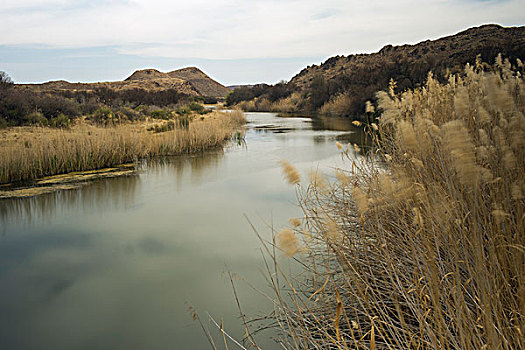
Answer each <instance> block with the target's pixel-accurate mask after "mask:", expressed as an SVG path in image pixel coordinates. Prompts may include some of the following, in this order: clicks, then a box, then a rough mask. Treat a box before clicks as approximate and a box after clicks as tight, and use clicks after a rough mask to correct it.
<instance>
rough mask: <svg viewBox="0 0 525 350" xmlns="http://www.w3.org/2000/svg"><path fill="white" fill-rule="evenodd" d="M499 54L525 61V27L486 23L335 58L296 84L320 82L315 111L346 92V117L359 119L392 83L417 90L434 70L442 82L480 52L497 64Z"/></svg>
mask: <svg viewBox="0 0 525 350" xmlns="http://www.w3.org/2000/svg"><path fill="white" fill-rule="evenodd" d="M499 53H501V54H502V55H503V56H504V57H507V58H509V59H510V61H511V62H515V59H516V58H523V57H525V27H514V28H503V27H501V26H498V25H485V26H481V27H477V28H471V29H468V30H465V31H463V32H460V33H458V34H456V35H452V36H447V37H444V38H441V39H438V40H427V41H424V42H421V43H419V44H416V45H403V46H392V45H387V46H385V47H383V48H382V49H381V50H380V51H379V52H377V53H373V54H364V55H349V56H336V57H332V58H330V59H328V60H327V61H326V62H324V63H323V64H321V65H320V66H316V65H313V66H310V67H308V68H306V69H304V70H303V71H301V72H300V73H299V74H298V75H296V76H295V77H294V78H293V79H292V80H291V84H293V85H294V86H295V87H296V89H298V90H299V91H301V92H307V91H309V90H312V85H315V84H317V86H314V88H316V87H317V88H318V89H321V90H324V91H320V92H317V95H320V96H319V98H317V99H316V100H315V101H312V99H310V101H309V103H310V106H311V107H312V108H315V109H316V108H320V107H321V106H322V104H324V103H326V102H328V101H329V100H334V99H335V97H336V96H337V95H338V94H345V95H346V96H345V99H346V101H345V102H346V103H345V105H346V112H347V114H349V115H357V114H362V113H363V112H364V111H365V101H366V100H370V99H372V98H373V97H374V94H375V92H377V91H379V90H385V89H386V88H387V87H388V83H389V81H390V79H393V80H394V81H396V82H397V89H398V91H404V90H406V89H413V88H415V87H417V86H419V85H420V84H422V83H423V82H424V81H425V79H426V77H427V74H428V72H429V71H432V72H433V73H434V75H435V76H436V77H437V78H438V79H440V80H441V79H442V78H444V77H446V76H447V75H448V74H447V73H449V72H450V73H456V72H459V71H461V70H462V68H463V67H464V66H465V64H466V63H468V62H470V63H472V62H474V61H475V60H476V56H477V55H478V54H479V55H481V59H482V60H483V61H484V62H489V63H493V62H494V59H495V57H496V56H497V55H498V54H499ZM316 80H317V81H316ZM311 93H316V92H315V91H311Z"/></svg>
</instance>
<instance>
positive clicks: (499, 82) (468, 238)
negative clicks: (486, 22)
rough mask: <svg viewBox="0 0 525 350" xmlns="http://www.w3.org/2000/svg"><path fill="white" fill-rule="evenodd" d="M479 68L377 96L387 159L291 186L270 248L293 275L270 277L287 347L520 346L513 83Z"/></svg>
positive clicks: (521, 122) (520, 217)
mask: <svg viewBox="0 0 525 350" xmlns="http://www.w3.org/2000/svg"><path fill="white" fill-rule="evenodd" d="M481 67H482V66H481V65H480V64H479V62H478V65H477V67H470V66H467V67H466V69H465V74H464V75H462V76H461V77H459V76H451V77H450V79H449V81H448V83H446V84H440V83H438V82H437V81H436V80H435V79H434V78H433V77H432V76H431V75H429V77H428V81H427V83H426V85H425V86H424V87H422V88H420V89H417V90H415V91H408V92H405V93H403V94H401V95H394V94H393V93H392V94H388V93H380V94H379V96H378V98H379V107H380V108H381V109H382V110H383V114H382V117H381V121H380V125H379V126H378V129H379V130H378V131H377V144H378V150H377V153H378V156H379V157H380V158H382V159H384V162H383V161H377V158H374V159H375V160H374V159H369V160H368V161H367V162H362V163H360V162H354V164H353V165H352V168H351V169H352V170H349V171H344V170H338V171H337V172H336V180H335V181H334V182H332V183H329V182H328V181H326V179H323V178H322V177H320V176H314V177H313V180H312V182H311V183H310V184H309V185H308V186H305V185H303V184H300V185H298V187H297V188H298V194H299V198H300V203H301V205H302V207H303V209H304V214H305V217H304V219H303V220H302V222H301V225H299V226H298V225H297V220H295V221H294V224H293V227H291V228H287V229H285V230H283V232H282V233H281V234H278V235H277V237H276V240H275V243H276V244H280V245H281V249H282V250H284V251H285V253H287V254H288V255H294V254H296V253H298V252H305V251H306V252H308V253H299V254H303V255H299V256H298V257H297V259H299V260H300V261H301V263H302V264H303V267H304V273H301V274H299V275H296V276H290V275H285V274H283V273H282V270H281V269H280V268H279V266H278V264H277V258H276V257H275V255H273V257H274V259H275V260H274V263H275V266H276V268H275V270H274V269H271V270H270V271H271V274H269V280H270V282H271V283H272V284H273V286H274V288H275V291H276V296H277V298H276V300H275V305H276V310H275V320H276V321H277V323H278V324H279V326H280V327H281V328H282V330H283V331H284V333H285V335H286V336H285V337H283V338H282V343H283V346H284V347H285V348H290V349H291V348H295V349H297V348H308V349H310V348H311V349H349V348H358V349H524V348H525V334H524V332H525V229H524V224H525V211H524V209H525V200H524V194H525V148H524V146H525V132H524V128H525V105H524V101H525V89H524V80H523V77H522V76H521V74H520V73H517V72H516V71H513V70H511V67H510V64H509V63H508V61H505V62H503V61H502V60H501V58H499V59H498V60H497V63H496V65H495V66H494V67H492V68H491V70H490V71H486V72H483V71H481ZM518 69H519V70H523V66H522V65H521V66H520V67H518ZM290 171H291V170H290V169H289V164H288V167H287V169H286V172H287V173H290ZM294 235H295V237H294ZM296 237H297V238H299V237H302V240H299V241H300V242H301V243H300V246H299V245H298V244H299V243H298V240H297V238H296ZM269 252H271V250H269ZM305 275H306V277H305ZM283 276H284V278H283Z"/></svg>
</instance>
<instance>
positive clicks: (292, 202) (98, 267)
mask: <svg viewBox="0 0 525 350" xmlns="http://www.w3.org/2000/svg"><path fill="white" fill-rule="evenodd" d="M247 118H248V124H247V125H246V133H245V142H244V143H240V144H232V145H230V146H228V147H227V148H226V149H225V150H224V151H221V152H211V153H206V154H201V155H195V156H184V157H176V158H171V159H167V160H164V161H159V162H154V163H152V164H149V165H147V166H144V167H143V168H142V169H140V171H139V172H138V174H136V175H133V176H127V177H120V178H112V179H104V180H96V181H94V182H92V183H90V184H89V185H86V186H83V187H81V188H79V189H75V190H68V191H60V192H55V193H51V194H45V195H41V196H37V197H32V198H25V199H9V200H0V225H1V226H0V234H1V236H0V349H4V350H7V349H28V350H29V349H54V350H58V349H68V350H75V349H90V350H91V349H97V350H100V349H200V348H209V345H208V342H207V340H206V338H205V336H204V334H203V332H202V330H201V329H200V327H199V325H198V324H197V323H195V322H193V321H192V318H191V315H190V313H189V312H188V306H189V305H193V306H194V307H195V309H196V310H197V311H198V312H199V314H200V315H201V318H202V320H203V322H204V323H205V325H207V326H208V327H210V330H211V332H212V333H213V334H214V336H215V335H216V334H217V329H216V328H214V327H215V326H213V325H211V324H210V323H209V321H208V316H207V315H208V314H209V315H211V316H212V317H213V318H215V319H216V320H217V322H220V320H221V318H222V319H223V322H224V325H225V328H226V329H227V330H228V331H229V332H230V333H231V335H232V336H234V337H236V338H237V339H241V338H242V329H241V322H240V320H239V312H238V310H237V306H236V301H235V298H234V296H233V292H232V287H231V284H230V280H229V276H228V272H229V271H231V272H232V273H233V276H234V281H235V283H236V286H237V287H238V292H239V299H240V301H241V303H242V306H243V307H244V310H243V311H244V312H245V313H246V314H248V315H250V316H257V315H264V314H266V313H269V312H270V311H271V310H272V304H271V302H270V301H268V300H267V299H266V298H265V297H264V296H262V295H260V294H258V293H257V292H255V291H254V290H253V289H252V288H251V287H250V286H249V284H251V285H253V286H255V287H256V288H259V289H261V290H268V287H267V285H266V282H265V279H264V274H263V267H264V264H263V260H262V255H261V244H260V242H259V241H258V238H257V236H256V235H255V234H254V232H253V231H252V229H251V227H250V224H249V222H248V220H247V218H248V219H249V220H250V221H251V222H252V223H253V224H254V226H255V227H256V228H257V230H258V232H259V233H260V234H261V235H262V236H263V237H265V238H269V237H271V227H272V226H273V227H274V228H275V230H278V229H280V228H282V227H284V226H285V225H287V221H288V219H290V218H291V217H297V216H299V217H300V216H302V214H301V211H300V208H299V207H298V206H297V199H296V194H295V189H294V187H293V186H290V185H289V184H287V183H286V182H285V181H284V180H283V176H282V172H281V168H280V165H279V160H281V159H286V160H288V161H290V162H291V163H292V164H293V165H295V166H296V167H297V168H298V169H299V170H300V171H301V174H302V175H303V176H306V174H307V173H308V172H309V171H310V170H312V169H321V170H323V171H327V172H330V169H331V168H332V167H336V166H344V164H343V163H342V160H341V155H340V152H341V151H340V150H338V149H337V147H336V144H335V143H336V141H339V142H341V143H343V144H346V143H348V142H352V143H361V142H362V135H361V134H360V133H359V132H358V130H355V129H354V128H353V127H352V125H349V123H347V122H341V121H335V120H330V121H329V122H328V123H326V122H322V121H320V120H318V119H310V118H300V117H279V116H277V115H276V114H273V113H247ZM283 259H284V258H283ZM273 336H275V333H274V332H266V333H265V332H262V333H260V334H259V339H260V342H261V344H262V345H263V347H264V348H265V349H271V348H279V347H278V345H277V344H276V343H275V342H273V341H272V340H271V339H270V338H271V337H273ZM231 348H234V347H233V346H232V347H231Z"/></svg>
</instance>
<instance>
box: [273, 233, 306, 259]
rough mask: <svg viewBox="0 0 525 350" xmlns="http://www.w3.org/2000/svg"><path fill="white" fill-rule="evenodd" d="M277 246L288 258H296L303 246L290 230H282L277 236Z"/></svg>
mask: <svg viewBox="0 0 525 350" xmlns="http://www.w3.org/2000/svg"><path fill="white" fill-rule="evenodd" d="M277 244H278V246H279V248H280V249H281V250H282V251H283V252H284V254H286V255H287V256H290V257H291V256H294V255H295V254H297V252H299V251H300V250H301V245H300V243H299V240H298V239H297V236H296V235H295V233H294V232H293V231H292V230H290V229H289V228H285V229H282V230H281V231H280V232H279V233H278V234H277Z"/></svg>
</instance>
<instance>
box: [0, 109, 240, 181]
mask: <svg viewBox="0 0 525 350" xmlns="http://www.w3.org/2000/svg"><path fill="white" fill-rule="evenodd" d="M243 123H245V118H244V115H243V114H242V112H240V111H233V112H231V113H228V112H212V113H209V114H208V115H206V116H205V117H199V118H195V119H194V120H190V119H184V120H178V119H177V120H169V121H165V120H150V121H148V122H137V123H124V124H120V125H116V126H109V127H103V126H98V125H92V124H89V123H87V122H80V123H78V124H77V125H74V126H72V127H70V128H68V129H53V128H47V127H14V128H8V129H4V130H2V131H1V133H0V184H6V183H11V182H22V181H30V180H34V179H39V178H42V177H45V176H50V175H57V174H66V173H70V172H76V171H88V170H95V169H102V168H108V167H112V166H115V165H119V164H126V163H131V162H135V161H137V160H140V159H147V158H153V157H159V156H173V155H180V154H187V153H195V152H202V151H205V150H209V149H214V148H217V147H222V146H223V145H224V144H225V142H227V141H228V140H230V138H231V136H232V134H233V133H234V131H235V130H236V129H237V128H239V127H240V126H241V125H242V124H243Z"/></svg>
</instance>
